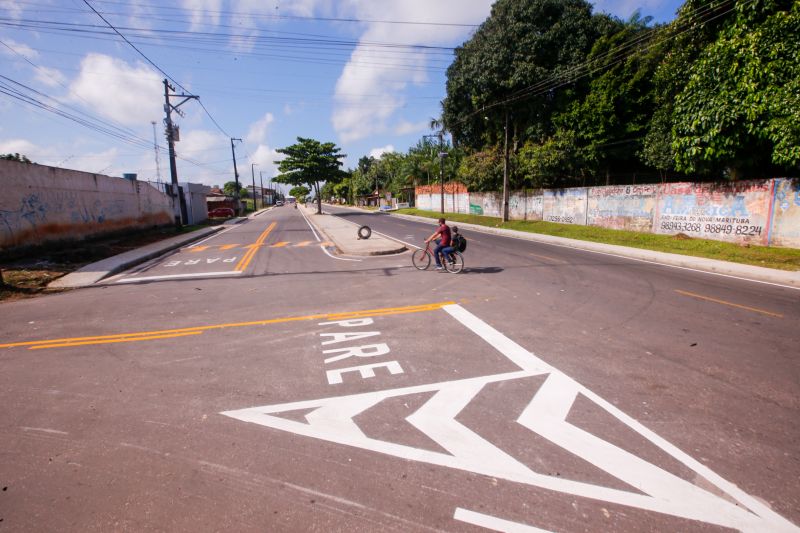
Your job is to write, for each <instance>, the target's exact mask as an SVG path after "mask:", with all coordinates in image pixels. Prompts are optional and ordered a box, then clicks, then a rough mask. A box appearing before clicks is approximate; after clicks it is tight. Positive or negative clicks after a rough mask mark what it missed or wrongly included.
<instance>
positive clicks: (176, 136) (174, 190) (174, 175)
mask: <svg viewBox="0 0 800 533" xmlns="http://www.w3.org/2000/svg"><path fill="white" fill-rule="evenodd" d="M170 91H175V87H173V86H172V85H170V84H169V82H168V81H167V79H166V78H164V112H165V113H166V114H167V117H166V119H164V124H165V125H166V127H167V131H166V135H167V145H168V146H169V173H170V178H171V192H170V196H171V197H172V212H173V214H174V215H175V226H176V227H178V228H180V227H181V224H182V223H183V219H182V211H181V202H180V198H179V197H178V167H177V165H176V163H175V143H176V142H177V141H180V133H179V130H178V127H177V126H175V125H174V124H173V123H172V112H173V111H175V112H176V113H178V114H179V115H180V116H183V112H182V111H181V110H180V109H178V108H179V107H180V106H182V105H183V104H185V103H186V102H187V101H189V100H193V99H197V98H199V96H195V95H193V94H170ZM171 97H173V98H174V97H178V98H183V100H181V102H180V103H179V104H178V105H172V103H170V101H169V99H170V98H171Z"/></svg>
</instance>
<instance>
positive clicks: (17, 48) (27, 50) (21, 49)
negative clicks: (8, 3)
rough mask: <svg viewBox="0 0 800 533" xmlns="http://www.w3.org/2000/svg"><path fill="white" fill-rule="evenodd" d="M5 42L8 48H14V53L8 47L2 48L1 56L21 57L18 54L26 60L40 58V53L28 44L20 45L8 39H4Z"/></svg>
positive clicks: (0, 49)
mask: <svg viewBox="0 0 800 533" xmlns="http://www.w3.org/2000/svg"><path fill="white" fill-rule="evenodd" d="M0 5H1V4H0ZM3 42H4V43H5V44H6V45H7V46H8V48H12V49H13V50H14V51H13V52H12V51H11V50H9V49H8V48H7V47H6V46H0V54H2V55H4V56H9V57H15V58H17V57H19V56H18V55H17V54H19V55H21V56H22V57H24V58H25V59H30V60H33V59H36V58H38V57H39V52H37V51H36V50H34V49H33V48H31V47H30V46H28V45H27V44H23V43H18V42H16V41H14V40H13V39H8V38H6V37H4V38H3ZM14 52H16V54H15V53H14Z"/></svg>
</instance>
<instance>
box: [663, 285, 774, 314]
mask: <svg viewBox="0 0 800 533" xmlns="http://www.w3.org/2000/svg"><path fill="white" fill-rule="evenodd" d="M675 292H677V293H678V294H682V295H684V296H689V297H691V298H697V299H698V300H705V301H707V302H714V303H717V304H722V305H728V306H730V307H736V308H737V309H744V310H746V311H753V312H754V313H761V314H762V315H767V316H774V317H776V318H783V315H782V314H780V313H774V312H772V311H766V310H764V309H759V308H758V307H750V306H747V305H741V304H736V303H733V302H726V301H725V300H718V299H716V298H711V297H710V296H703V295H702V294H695V293H693V292H689V291H682V290H679V289H675Z"/></svg>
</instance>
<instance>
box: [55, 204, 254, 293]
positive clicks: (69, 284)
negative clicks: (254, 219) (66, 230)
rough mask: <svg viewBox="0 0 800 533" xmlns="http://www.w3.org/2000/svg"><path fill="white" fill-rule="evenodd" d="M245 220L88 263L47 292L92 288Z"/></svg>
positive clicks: (233, 221)
mask: <svg viewBox="0 0 800 533" xmlns="http://www.w3.org/2000/svg"><path fill="white" fill-rule="evenodd" d="M245 220H247V219H246V218H242V219H231V220H228V221H226V222H225V223H224V224H222V225H220V226H215V227H212V228H203V229H200V230H197V231H193V232H191V233H186V234H184V235H177V236H175V237H171V238H169V239H164V240H163V241H158V242H154V243H151V244H148V245H147V246H143V247H142V248H137V249H135V250H130V251H128V252H124V253H121V254H118V255H115V256H112V257H108V258H106V259H103V260H102V261H98V262H96V263H91V264H89V265H86V266H85V267H82V268H79V269H78V270H76V271H75V272H71V273H69V274H67V275H66V276H62V277H60V278H58V279H57V280H54V281H53V282H51V283H50V284H49V285H48V286H47V288H48V289H74V288H78V287H88V286H90V285H94V284H95V283H97V282H98V281H101V280H103V279H105V278H107V277H109V276H113V275H114V274H116V273H118V272H122V271H123V270H125V269H128V268H131V267H133V266H136V265H138V264H141V263H144V262H145V261H149V260H150V259H154V258H156V257H159V256H161V255H163V254H165V253H167V252H169V251H172V250H174V249H176V248H180V247H181V246H185V245H187V244H189V243H191V242H194V241H197V240H200V239H202V238H203V237H207V236H208V235H211V234H213V233H216V232H217V231H220V230H222V229H223V228H224V227H225V226H230V225H233V224H240V223H241V222H244V221H245Z"/></svg>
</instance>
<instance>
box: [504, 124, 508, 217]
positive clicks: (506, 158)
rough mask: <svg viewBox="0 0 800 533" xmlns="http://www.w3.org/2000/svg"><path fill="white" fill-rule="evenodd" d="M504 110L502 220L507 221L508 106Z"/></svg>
mask: <svg viewBox="0 0 800 533" xmlns="http://www.w3.org/2000/svg"><path fill="white" fill-rule="evenodd" d="M505 111H506V126H505V144H504V147H503V152H504V153H503V222H508V108H506V109H505Z"/></svg>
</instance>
